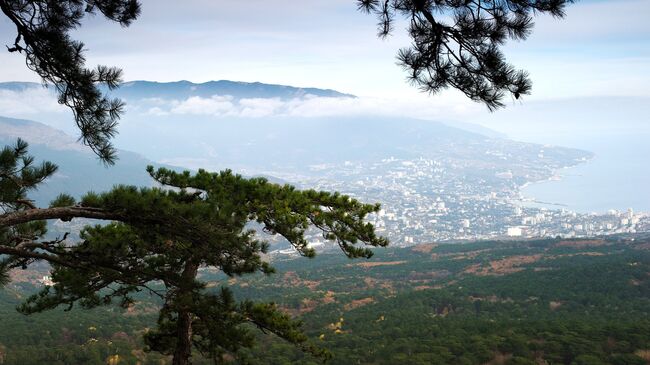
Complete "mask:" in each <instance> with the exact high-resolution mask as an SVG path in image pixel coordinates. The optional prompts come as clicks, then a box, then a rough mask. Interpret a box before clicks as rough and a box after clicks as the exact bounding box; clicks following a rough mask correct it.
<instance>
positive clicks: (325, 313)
mask: <svg viewBox="0 0 650 365" xmlns="http://www.w3.org/2000/svg"><path fill="white" fill-rule="evenodd" d="M275 265H276V268H277V270H278V274H276V275H274V276H271V277H264V276H253V277H238V278H226V277H222V276H220V275H217V274H212V273H210V272H203V275H204V277H205V278H208V279H209V280H210V283H211V284H210V286H211V288H210V290H217V289H218V287H219V286H220V284H225V283H227V284H228V285H230V286H231V287H232V288H233V289H234V291H235V293H236V296H237V298H238V299H241V298H252V299H264V300H273V301H276V302H277V303H279V304H280V305H281V306H282V307H283V308H285V310H286V311H288V312H289V313H291V314H292V315H295V316H299V317H301V318H302V319H303V321H304V327H305V329H306V330H307V333H308V335H310V337H311V338H312V339H313V342H314V343H315V344H316V345H318V346H322V347H324V348H327V349H328V350H329V351H331V354H332V359H331V360H330V362H329V363H331V364H432V363H433V364H647V363H648V361H650V240H646V239H644V238H639V237H637V238H636V239H630V238H627V239H623V238H611V239H607V240H604V239H594V240H588V241H585V240H583V241H562V240H543V241H528V242H481V243H471V244H455V245H435V244H430V245H420V246H415V247H412V248H403V249H387V250H378V251H377V255H376V256H375V257H373V259H371V260H368V261H351V260H347V259H345V258H343V257H341V256H340V255H321V256H317V257H316V258H315V259H313V260H309V259H304V258H303V259H293V260H287V261H276V262H275ZM26 274H27V273H25V272H20V271H18V272H16V273H15V275H16V280H14V284H13V286H12V287H11V290H10V291H6V292H4V293H3V294H2V295H3V296H2V304H1V305H0V311H1V313H2V318H3V321H2V322H1V323H0V343H1V344H2V345H1V347H0V348H1V349H2V354H3V355H2V357H1V358H2V359H3V361H4V363H3V364H43V363H48V364H59V363H60V364H66V363H87V364H104V363H106V361H107V359H108V358H109V357H110V356H115V355H119V359H120V362H119V363H120V364H137V363H140V364H154V363H155V364H159V363H160V362H159V361H160V360H163V361H165V360H167V359H164V358H161V357H160V355H157V354H150V353H146V352H144V351H143V345H142V343H141V342H140V340H139V338H140V335H141V333H142V331H146V328H147V327H148V326H151V325H153V323H154V321H155V315H154V312H155V311H154V309H155V308H156V306H157V305H156V302H155V300H154V299H153V298H151V297H149V296H144V295H143V296H141V297H140V298H139V301H138V303H136V305H135V306H133V307H131V308H130V309H129V310H127V311H121V310H119V309H115V308H101V309H97V310H93V311H81V310H76V309H73V310H72V311H71V312H64V311H52V312H46V313H43V314H38V315H34V316H31V317H28V318H25V317H24V316H22V315H20V314H18V313H16V312H15V311H14V310H13V307H14V306H15V305H17V304H18V303H19V302H20V299H23V298H24V297H25V295H26V294H27V293H28V292H30V291H32V290H33V289H34V287H35V286H38V285H40V284H38V283H37V280H35V279H37V278H39V277H40V276H39V274H36V273H33V275H32V276H31V277H30V276H29V275H26ZM73 319H74V320H73ZM259 340H260V341H261V342H260V344H259V345H258V346H257V347H255V348H254V350H253V351H252V352H248V353H247V355H249V356H247V357H248V359H249V361H250V362H251V363H254V364H294V363H297V364H316V363H319V360H317V359H315V358H312V357H310V356H308V355H305V354H303V353H302V352H300V351H299V350H298V349H297V348H295V347H293V346H292V345H289V344H286V343H284V342H282V341H279V340H275V339H274V338H273V337H269V336H260V338H259ZM57 361H58V362H57ZM167 363H169V362H167ZM195 363H197V364H209V363H210V362H209V361H207V360H201V359H200V358H195Z"/></svg>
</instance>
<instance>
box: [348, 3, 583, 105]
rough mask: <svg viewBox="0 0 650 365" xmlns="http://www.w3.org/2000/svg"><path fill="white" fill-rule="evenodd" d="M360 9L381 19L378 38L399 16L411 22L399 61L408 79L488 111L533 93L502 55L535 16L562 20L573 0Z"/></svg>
mask: <svg viewBox="0 0 650 365" xmlns="http://www.w3.org/2000/svg"><path fill="white" fill-rule="evenodd" d="M357 1H358V5H359V9H360V10H362V11H364V12H367V13H371V14H374V15H376V16H377V18H378V19H379V36H381V37H385V36H388V35H389V34H390V33H391V31H392V30H393V24H394V22H395V18H396V17H404V18H406V19H408V21H409V28H408V32H409V35H410V36H411V39H412V41H413V42H412V44H411V46H410V47H408V48H404V49H401V50H400V51H399V53H398V56H397V58H398V60H399V62H400V64H401V65H402V66H403V67H404V69H405V70H406V71H407V72H408V80H409V81H410V82H412V83H413V84H414V85H417V86H418V87H420V88H421V89H422V90H423V91H426V92H429V93H432V94H435V93H437V92H439V91H441V90H443V89H445V88H448V87H450V86H451V87H453V88H456V89H458V90H460V91H462V92H463V93H464V94H465V95H467V97H469V98H470V99H472V100H474V101H478V102H482V103H484V104H485V105H486V106H487V107H488V109H490V110H494V109H497V108H500V107H503V106H504V104H503V98H504V96H505V95H506V94H511V95H512V96H514V97H515V98H516V99H519V98H520V97H521V96H522V95H525V94H529V93H530V90H531V82H530V79H529V78H528V74H527V73H526V72H525V71H522V70H517V69H515V68H514V67H513V66H512V65H510V64H508V63H507V62H506V60H505V56H504V55H503V53H502V52H501V51H500V47H501V46H503V45H504V44H505V43H506V41H507V40H508V39H513V40H523V39H526V38H527V37H528V35H529V34H530V33H531V31H532V28H533V18H532V16H533V15H534V14H537V13H548V14H551V15H552V16H554V17H563V16H564V8H565V6H566V5H567V4H569V3H573V2H574V0H357Z"/></svg>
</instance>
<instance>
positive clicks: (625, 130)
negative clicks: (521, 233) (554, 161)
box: [488, 99, 650, 212]
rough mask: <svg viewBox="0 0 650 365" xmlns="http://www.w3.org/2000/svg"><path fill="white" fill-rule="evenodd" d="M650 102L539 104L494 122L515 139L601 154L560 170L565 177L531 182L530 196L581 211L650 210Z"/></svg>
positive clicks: (615, 101) (525, 191)
mask: <svg viewBox="0 0 650 365" xmlns="http://www.w3.org/2000/svg"><path fill="white" fill-rule="evenodd" d="M649 104H650V103H648V100H636V99H632V100H609V99H607V100H601V101H592V102H590V103H588V104H585V103H582V104H581V103H575V104H568V105H560V106H556V105H539V106H536V110H535V113H526V114H525V115H524V114H523V111H518V112H517V111H515V112H512V113H510V114H507V113H506V115H500V116H499V117H500V118H501V120H499V121H493V123H490V124H491V125H489V124H488V126H490V127H492V128H495V129H497V130H499V131H503V132H505V133H507V134H508V135H509V136H510V137H511V138H513V139H518V140H522V141H529V142H536V143H544V144H553V145H559V146H565V147H573V148H580V149H584V150H588V151H591V152H593V153H595V157H594V159H592V160H591V161H589V162H587V163H584V164H581V165H578V166H577V167H574V168H569V169H564V170H561V171H559V172H558V173H559V175H561V176H562V179H561V180H559V181H545V182H541V183H536V184H531V185H529V186H527V187H526V188H524V189H523V190H522V193H523V194H524V196H525V197H531V198H534V199H536V200H538V201H543V202H551V203H559V204H564V205H566V208H568V209H570V210H574V211H578V212H604V211H607V210H609V209H618V210H626V209H628V208H633V209H634V210H635V211H644V212H650V117H649V115H650V112H649V109H650V106H649ZM522 109H523V108H522ZM547 207H548V208H560V207H559V206H553V205H549V206H547Z"/></svg>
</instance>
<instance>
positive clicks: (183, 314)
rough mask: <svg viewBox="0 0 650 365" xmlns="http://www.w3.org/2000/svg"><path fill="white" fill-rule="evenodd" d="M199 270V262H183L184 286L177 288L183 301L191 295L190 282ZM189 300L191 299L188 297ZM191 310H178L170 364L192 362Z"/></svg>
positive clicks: (187, 364) (183, 364)
mask: <svg viewBox="0 0 650 365" xmlns="http://www.w3.org/2000/svg"><path fill="white" fill-rule="evenodd" d="M198 270H199V264H198V263H195V262H194V261H192V260H190V261H188V262H187V263H186V264H185V269H184V270H183V283H182V285H183V286H184V288H180V290H179V294H178V295H179V298H180V299H181V300H183V301H185V300H187V298H183V297H184V296H188V295H191V291H192V289H191V288H192V284H193V282H194V279H195V278H196V274H197V272H198ZM190 300H191V299H190ZM192 314H193V313H192V312H191V311H190V308H186V307H184V308H182V309H181V310H179V312H178V322H177V325H176V349H175V350H174V359H173V361H172V365H190V364H191V363H192V362H191V361H190V358H191V357H192Z"/></svg>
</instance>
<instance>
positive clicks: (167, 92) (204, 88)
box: [0, 80, 356, 101]
mask: <svg viewBox="0 0 650 365" xmlns="http://www.w3.org/2000/svg"><path fill="white" fill-rule="evenodd" d="M35 87H41V84H38V83H34V82H1V83H0V90H3V89H4V90H11V91H23V90H25V89H29V88H35ZM111 94H112V95H114V96H117V97H120V98H123V99H126V100H132V101H133V100H141V99H153V98H161V99H176V100H179V99H187V98H189V97H193V96H198V97H203V98H209V97H212V96H214V95H222V96H225V95H227V96H231V97H233V98H235V99H243V98H265V99H266V98H279V99H294V98H302V97H305V96H307V95H310V96H317V97H332V98H340V97H347V98H355V97H356V96H354V95H350V94H344V93H341V92H338V91H336V90H329V89H318V88H312V87H305V88H302V87H293V86H286V85H273V84H264V83H261V82H239V81H229V80H219V81H209V82H204V83H193V82H190V81H185V80H183V81H175V82H154V81H128V82H125V83H123V84H122V86H121V87H120V88H119V89H117V90H115V91H111Z"/></svg>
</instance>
